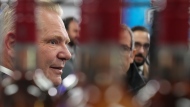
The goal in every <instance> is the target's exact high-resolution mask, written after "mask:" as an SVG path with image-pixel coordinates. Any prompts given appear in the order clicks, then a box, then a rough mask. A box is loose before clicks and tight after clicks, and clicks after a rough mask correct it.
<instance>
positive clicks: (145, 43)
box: [132, 26, 150, 80]
mask: <svg viewBox="0 0 190 107" xmlns="http://www.w3.org/2000/svg"><path fill="white" fill-rule="evenodd" d="M132 31H133V34H134V41H135V49H136V55H135V58H134V62H135V64H136V66H137V67H138V69H139V70H138V71H139V74H140V75H141V76H142V77H143V78H144V79H145V80H147V79H148V73H149V67H148V66H149V65H148V58H147V57H148V53H149V47H150V34H149V32H148V30H147V29H146V28H145V27H143V26H135V27H133V28H132Z"/></svg>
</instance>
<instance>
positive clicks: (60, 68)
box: [50, 67, 63, 70]
mask: <svg viewBox="0 0 190 107" xmlns="http://www.w3.org/2000/svg"><path fill="white" fill-rule="evenodd" d="M50 68H53V69H57V70H62V69H63V67H50Z"/></svg>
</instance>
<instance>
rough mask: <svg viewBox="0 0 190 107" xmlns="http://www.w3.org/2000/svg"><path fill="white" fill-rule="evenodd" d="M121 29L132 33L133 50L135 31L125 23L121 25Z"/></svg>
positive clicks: (132, 47)
mask: <svg viewBox="0 0 190 107" xmlns="http://www.w3.org/2000/svg"><path fill="white" fill-rule="evenodd" d="M121 30H122V31H128V32H129V34H130V37H131V49H132V50H133V49H134V37H133V32H132V31H131V29H130V28H129V27H128V26H127V25H125V24H122V25H121Z"/></svg>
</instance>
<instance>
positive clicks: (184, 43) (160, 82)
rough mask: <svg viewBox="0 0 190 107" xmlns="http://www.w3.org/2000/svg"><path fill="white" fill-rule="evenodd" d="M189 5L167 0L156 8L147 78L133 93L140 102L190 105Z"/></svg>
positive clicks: (154, 106) (150, 105) (158, 106)
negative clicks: (148, 79)
mask: <svg viewBox="0 0 190 107" xmlns="http://www.w3.org/2000/svg"><path fill="white" fill-rule="evenodd" d="M188 8H189V1H188V0H183V1H181V0H167V5H166V7H165V9H164V10H162V11H159V12H158V11H155V15H156V16H157V17H155V20H154V23H153V35H152V40H151V41H153V42H152V43H153V44H151V49H150V57H151V58H150V61H151V65H150V67H151V68H150V73H151V75H150V81H149V82H148V83H147V85H146V86H145V87H144V88H143V89H142V90H141V91H140V92H139V93H138V95H137V96H136V98H137V99H138V101H139V102H140V103H141V104H142V105H143V106H148V107H189V106H190V103H189V101H190V91H189V89H190V85H189V76H190V75H189V74H190V72H189V71H190V67H189V58H190V56H189V55H190V53H189V51H188V32H189V25H188V21H189V14H188ZM174 11H175V12H174ZM173 25H175V26H173Z"/></svg>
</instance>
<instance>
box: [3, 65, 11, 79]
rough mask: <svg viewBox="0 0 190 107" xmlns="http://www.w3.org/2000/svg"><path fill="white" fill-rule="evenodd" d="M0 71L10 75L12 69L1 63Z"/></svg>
mask: <svg viewBox="0 0 190 107" xmlns="http://www.w3.org/2000/svg"><path fill="white" fill-rule="evenodd" d="M0 71H1V72H3V73H5V74H7V75H9V76H12V74H13V71H12V70H10V69H8V68H6V67H4V66H2V65H0Z"/></svg>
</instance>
